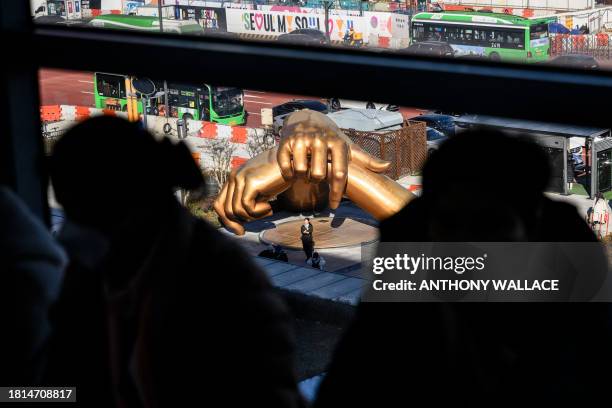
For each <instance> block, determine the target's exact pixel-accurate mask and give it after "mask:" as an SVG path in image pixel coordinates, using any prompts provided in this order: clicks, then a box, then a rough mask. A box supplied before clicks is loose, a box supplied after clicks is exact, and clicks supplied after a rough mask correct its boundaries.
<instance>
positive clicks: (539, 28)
mask: <svg viewBox="0 0 612 408" xmlns="http://www.w3.org/2000/svg"><path fill="white" fill-rule="evenodd" d="M547 37H548V25H547V24H535V25H532V26H531V27H530V28H529V39H530V40H539V39H540V38H547Z"/></svg>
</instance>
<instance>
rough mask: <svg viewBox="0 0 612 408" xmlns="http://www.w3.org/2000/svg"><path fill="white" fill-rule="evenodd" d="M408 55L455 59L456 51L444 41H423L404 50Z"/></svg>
mask: <svg viewBox="0 0 612 408" xmlns="http://www.w3.org/2000/svg"><path fill="white" fill-rule="evenodd" d="M404 52H405V53H407V54H413V55H427V56H433V57H453V56H454V55H455V50H453V47H451V46H450V45H449V44H448V43H447V42H444V41H421V42H417V43H414V44H411V45H410V46H409V47H408V48H405V49H404Z"/></svg>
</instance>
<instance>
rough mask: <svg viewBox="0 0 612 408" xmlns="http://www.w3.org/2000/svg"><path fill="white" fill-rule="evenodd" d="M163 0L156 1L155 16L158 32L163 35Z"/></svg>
mask: <svg viewBox="0 0 612 408" xmlns="http://www.w3.org/2000/svg"><path fill="white" fill-rule="evenodd" d="M163 1H164V0H157V14H158V17H159V32H160V33H163V32H164V21H163V17H162V2H163Z"/></svg>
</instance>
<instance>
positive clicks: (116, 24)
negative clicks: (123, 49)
mask: <svg viewBox="0 0 612 408" xmlns="http://www.w3.org/2000/svg"><path fill="white" fill-rule="evenodd" d="M162 23H163V26H164V32H165V33H174V34H191V35H198V34H202V33H203V32H204V30H203V29H202V27H201V26H200V25H199V24H198V23H197V22H196V21H182V20H171V19H163V20H162ZM89 25H91V26H93V27H98V28H109V29H114V30H135V31H149V32H159V18H158V17H149V16H134V15H124V14H103V15H101V16H98V17H95V18H93V19H92V20H91V21H90V22H89Z"/></svg>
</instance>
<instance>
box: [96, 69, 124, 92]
mask: <svg viewBox="0 0 612 408" xmlns="http://www.w3.org/2000/svg"><path fill="white" fill-rule="evenodd" d="M96 88H97V91H98V95H99V96H105V97H109V98H125V97H126V95H125V78H124V77H122V76H118V75H109V74H96Z"/></svg>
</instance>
